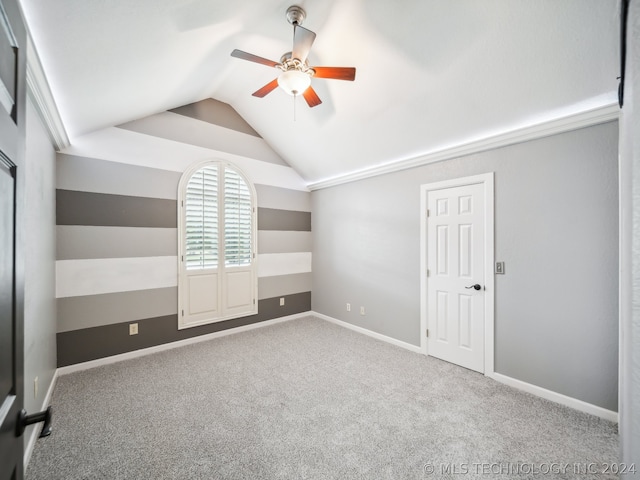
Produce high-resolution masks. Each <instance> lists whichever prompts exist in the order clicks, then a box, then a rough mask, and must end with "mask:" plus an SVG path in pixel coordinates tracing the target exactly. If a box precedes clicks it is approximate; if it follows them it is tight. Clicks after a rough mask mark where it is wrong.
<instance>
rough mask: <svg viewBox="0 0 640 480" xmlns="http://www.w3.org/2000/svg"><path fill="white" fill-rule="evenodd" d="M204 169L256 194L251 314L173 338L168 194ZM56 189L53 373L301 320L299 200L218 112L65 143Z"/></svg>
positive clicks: (305, 226) (199, 106)
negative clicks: (216, 163) (221, 171)
mask: <svg viewBox="0 0 640 480" xmlns="http://www.w3.org/2000/svg"><path fill="white" fill-rule="evenodd" d="M167 152H169V153H167ZM210 159H222V160H228V161H232V162H234V163H235V164H236V165H237V166H238V167H239V168H241V170H242V171H243V172H244V173H245V174H246V175H247V176H248V178H249V180H251V181H252V183H253V184H254V186H255V189H256V195H257V206H258V299H257V301H258V312H259V313H258V314H257V315H252V316H247V317H242V318H238V319H233V320H228V321H224V322H218V323H213V324H209V325H203V326H198V327H193V328H189V329H184V330H178V317H177V312H178V288H177V275H178V271H177V265H178V261H177V254H178V251H177V248H178V247H177V232H178V230H177V193H178V183H179V181H180V178H181V175H182V172H183V171H184V170H185V169H186V168H187V167H188V166H190V165H191V164H192V163H193V162H197V161H202V160H210ZM56 185H57V191H56V221H57V227H56V234H57V262H56V263H57V282H56V290H57V316H58V323H57V354H58V366H60V367H62V366H66V365H71V364H74V363H79V362H84V361H89V360H94V359H98V358H103V357H107V356H111V355H116V354H120V353H124V352H129V351H132V350H137V349H140V348H145V347H151V346H155V345H159V344H163V343H169V342H174V341H177V340H182V339H185V338H189V337H194V336H198V335H203V334H207V333H212V332H216V331H219V330H224V329H228V328H233V327H238V326H243V325H248V324H252V323H256V322H260V321H264V320H270V319H274V318H278V317H282V316H286V315H291V314H296V313H300V312H306V311H309V310H310V309H311V248H312V246H311V195H310V193H309V191H308V190H307V189H306V186H305V185H304V182H303V181H302V179H301V178H300V177H299V176H298V175H297V174H296V173H295V172H294V171H293V169H292V168H291V167H289V166H288V165H287V164H286V163H285V162H284V160H282V159H281V158H280V157H279V156H278V155H277V154H276V153H275V152H274V151H273V150H272V149H271V148H270V147H269V146H268V145H267V144H266V142H265V141H264V140H263V139H262V138H260V137H259V136H257V134H256V133H255V131H254V130H253V129H252V128H251V127H250V126H249V125H248V124H247V123H246V122H244V120H242V118H241V117H240V116H239V115H238V114H237V113H236V112H235V111H234V110H233V109H232V108H231V107H230V106H229V105H227V104H222V103H221V102H217V101H215V100H211V99H209V100H204V101H202V102H198V103H196V104H192V105H187V106H184V107H181V108H178V109H175V110H173V111H171V112H162V113H160V114H157V115H152V116H150V117H146V118H143V119H140V120H137V121H133V122H129V123H127V124H124V125H120V126H119V127H117V128H115V127H114V128H108V129H105V130H103V131H99V132H95V133H93V134H89V135H87V136H85V137H82V138H80V139H76V141H74V145H73V146H71V147H69V148H68V149H66V150H64V151H63V152H60V153H58V155H57V182H56ZM280 298H284V299H285V304H284V306H281V305H280ZM131 322H136V323H138V331H139V333H138V335H134V336H130V335H129V327H128V325H129V323H131Z"/></svg>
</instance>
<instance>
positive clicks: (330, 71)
mask: <svg viewBox="0 0 640 480" xmlns="http://www.w3.org/2000/svg"><path fill="white" fill-rule="evenodd" d="M311 68H313V70H314V71H315V72H316V73H315V75H314V77H316V78H333V79H335V80H348V81H351V82H352V81H354V80H355V79H356V69H355V68H353V67H311Z"/></svg>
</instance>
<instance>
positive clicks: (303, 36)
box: [231, 5, 356, 107]
mask: <svg viewBox="0 0 640 480" xmlns="http://www.w3.org/2000/svg"><path fill="white" fill-rule="evenodd" d="M305 17H306V13H305V11H304V10H303V9H302V8H301V7H299V6H297V5H293V6H291V7H289V8H288V9H287V20H288V21H289V23H290V24H291V25H293V49H292V50H291V51H290V52H287V53H285V54H284V55H282V57H281V58H280V62H274V61H273V60H268V59H266V58H263V57H259V56H257V55H253V54H251V53H247V52H243V51H242V50H237V49H236V50H234V51H233V52H231V56H232V57H236V58H240V59H242V60H248V61H250V62H255V63H260V64H262V65H266V66H268V67H274V68H277V69H278V70H282V73H281V74H280V75H279V76H278V78H276V79H275V80H273V81H271V82H269V83H267V84H266V85H265V86H264V87H262V88H260V89H259V90H257V91H255V92H254V93H253V96H254V97H260V98H262V97H264V96H265V95H267V94H268V93H271V92H272V91H273V90H275V89H276V88H277V87H278V86H280V88H282V89H283V90H284V91H285V92H287V93H288V94H289V95H293V96H294V97H295V96H298V95H302V96H303V97H304V99H305V100H306V101H307V104H308V105H309V106H310V107H315V106H317V105H320V104H321V103H322V100H320V97H318V94H317V93H316V92H315V90H314V89H313V87H312V86H311V77H316V78H332V79H336V80H349V81H353V80H355V78H356V69H355V68H353V67H310V66H309V63H308V62H307V56H308V55H309V50H311V45H313V41H314V40H315V38H316V34H315V33H313V32H312V31H311V30H307V29H306V28H303V27H301V25H302V22H303V21H304V19H305Z"/></svg>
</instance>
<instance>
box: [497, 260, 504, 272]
mask: <svg viewBox="0 0 640 480" xmlns="http://www.w3.org/2000/svg"><path fill="white" fill-rule="evenodd" d="M496 273H497V274H498V275H504V262H496Z"/></svg>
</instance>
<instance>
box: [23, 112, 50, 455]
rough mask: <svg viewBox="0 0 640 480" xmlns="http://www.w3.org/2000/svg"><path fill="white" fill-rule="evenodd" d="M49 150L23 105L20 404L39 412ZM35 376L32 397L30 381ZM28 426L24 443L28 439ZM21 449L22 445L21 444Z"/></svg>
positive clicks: (46, 311)
mask: <svg viewBox="0 0 640 480" xmlns="http://www.w3.org/2000/svg"><path fill="white" fill-rule="evenodd" d="M55 159H56V155H55V151H54V149H53V146H52V145H51V142H50V140H49V137H48V136H47V133H46V131H45V129H44V127H43V125H42V122H41V121H40V118H39V116H38V113H37V112H36V110H35V108H34V107H33V105H32V104H31V101H28V102H27V148H26V184H25V202H26V209H25V211H26V218H25V230H26V231H25V243H26V245H25V247H26V248H25V251H26V260H25V291H24V294H25V303H24V390H25V395H24V405H25V409H26V410H27V411H28V412H30V413H33V412H37V411H40V409H41V408H42V402H43V401H44V397H45V395H46V394H47V390H48V388H49V386H50V384H51V381H52V380H53V374H54V372H55V368H56V298H55V293H56V290H55V260H56V243H55V242H56V230H55V228H56V225H55V224H56V217H55V201H56V196H55ZM35 377H38V385H39V386H38V395H37V397H36V396H35V395H34V393H35V391H34V378H35ZM33 428H39V427H37V426H36V427H29V430H27V433H26V435H25V438H29V435H30V432H31V429H33ZM25 447H26V442H25Z"/></svg>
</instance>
